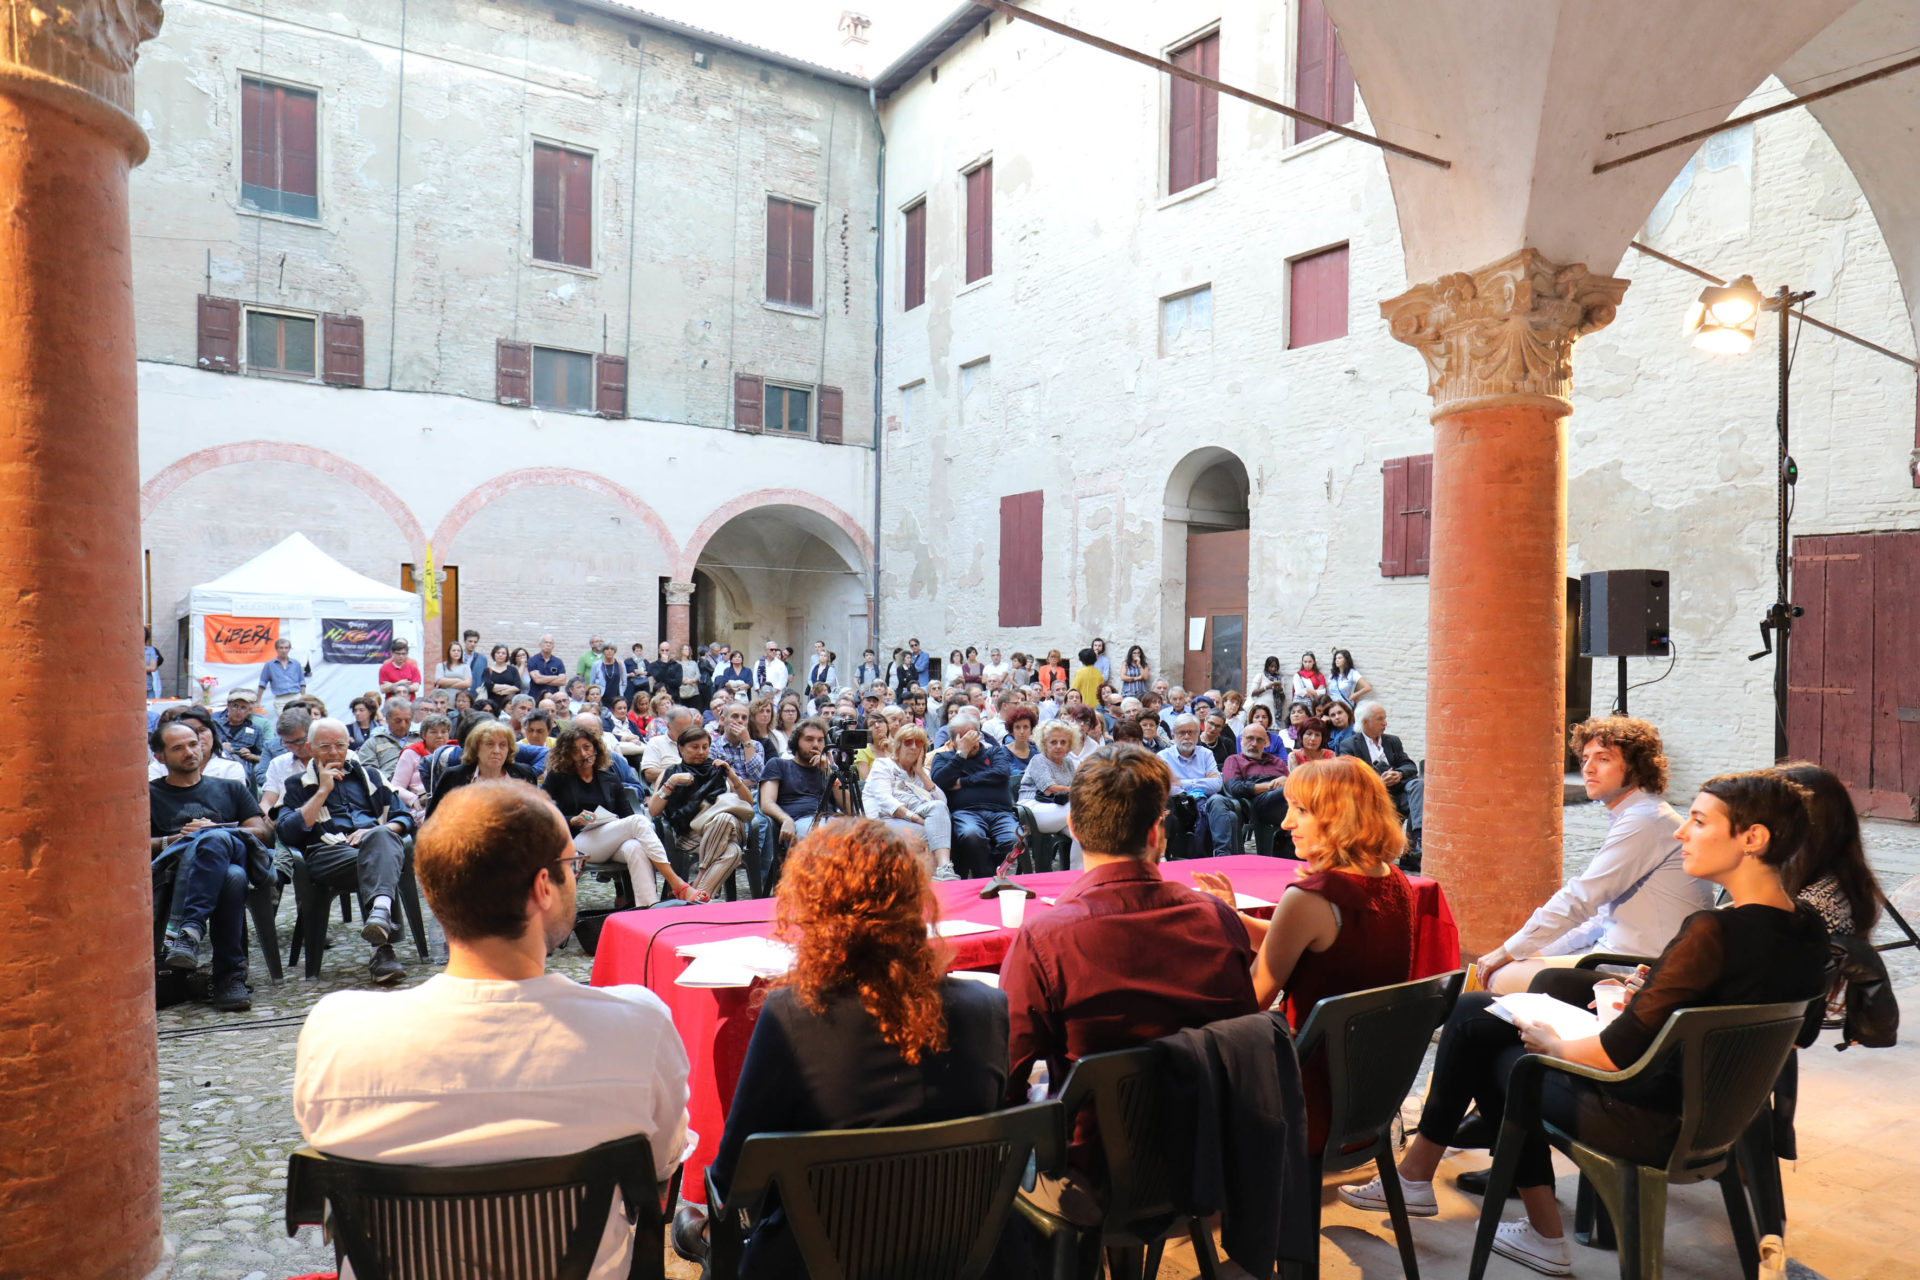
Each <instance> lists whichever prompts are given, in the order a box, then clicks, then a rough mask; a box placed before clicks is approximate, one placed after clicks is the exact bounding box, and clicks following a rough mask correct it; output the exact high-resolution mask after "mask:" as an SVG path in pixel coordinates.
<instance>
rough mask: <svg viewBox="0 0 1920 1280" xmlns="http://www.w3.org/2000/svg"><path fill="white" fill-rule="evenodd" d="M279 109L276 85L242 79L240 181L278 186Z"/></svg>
mask: <svg viewBox="0 0 1920 1280" xmlns="http://www.w3.org/2000/svg"><path fill="white" fill-rule="evenodd" d="M279 151H280V109H279V107H278V105H277V104H276V103H275V102H274V100H273V86H272V85H266V84H261V83H260V82H259V81H258V80H242V81H241V82H240V181H241V183H242V184H243V185H245V186H249V187H263V188H273V187H278V186H279V181H280V175H279V172H278V169H279V166H278V164H277V163H276V157H277V156H278V154H279Z"/></svg>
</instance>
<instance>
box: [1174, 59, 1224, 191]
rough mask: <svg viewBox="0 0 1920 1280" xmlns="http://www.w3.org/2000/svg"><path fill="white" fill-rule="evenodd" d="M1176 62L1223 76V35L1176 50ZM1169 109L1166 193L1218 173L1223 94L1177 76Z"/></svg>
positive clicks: (1189, 69)
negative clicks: (1221, 63) (1221, 59)
mask: <svg viewBox="0 0 1920 1280" xmlns="http://www.w3.org/2000/svg"><path fill="white" fill-rule="evenodd" d="M1172 62H1173V65H1175V66H1176V67H1180V68H1182V69H1184V70H1187V71H1195V72H1198V73H1199V74H1201V75H1203V76H1207V77H1208V78H1210V79H1214V80H1217V79H1219V78H1220V37H1219V36H1218V35H1217V34H1216V35H1211V36H1208V37H1206V38H1205V39H1203V40H1196V41H1194V42H1193V43H1192V44H1190V45H1188V46H1187V47H1186V48H1184V49H1182V50H1180V51H1179V52H1178V53H1175V54H1174V55H1173V58H1172ZM1167 105H1168V111H1167V130H1168V133H1167V194H1168V195H1172V194H1173V193H1174V192H1176V191H1185V190H1186V189H1187V188H1188V187H1192V186H1197V185H1199V184H1200V183H1202V182H1207V181H1210V180H1212V179H1213V177H1214V176H1215V175H1216V173H1217V172H1218V152H1219V138H1220V93H1219V91H1218V90H1215V89H1208V88H1206V87H1204V86H1202V85H1197V84H1194V83H1193V82H1192V81H1191V80H1182V79H1180V78H1179V77H1177V76H1176V77H1174V79H1173V86H1172V96H1171V98H1170V99H1169V101H1168V104H1167Z"/></svg>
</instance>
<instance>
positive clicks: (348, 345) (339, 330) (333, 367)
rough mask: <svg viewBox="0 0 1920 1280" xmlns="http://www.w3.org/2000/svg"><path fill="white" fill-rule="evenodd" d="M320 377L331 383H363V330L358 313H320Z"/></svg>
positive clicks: (344, 384) (364, 341) (364, 350)
mask: <svg viewBox="0 0 1920 1280" xmlns="http://www.w3.org/2000/svg"><path fill="white" fill-rule="evenodd" d="M320 334H321V345H322V350H321V367H320V380H321V381H322V382H325V383H326V384H328V385H329V386H334V387H364V386H365V385H367V381H366V345H367V344H366V331H365V326H364V325H363V324H362V323H361V321H360V317H359V316H337V315H331V314H329V315H324V316H321V317H320Z"/></svg>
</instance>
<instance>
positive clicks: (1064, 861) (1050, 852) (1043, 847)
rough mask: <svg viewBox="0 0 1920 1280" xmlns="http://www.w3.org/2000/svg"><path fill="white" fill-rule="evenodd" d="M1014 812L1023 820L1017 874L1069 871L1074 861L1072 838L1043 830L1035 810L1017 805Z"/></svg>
mask: <svg viewBox="0 0 1920 1280" xmlns="http://www.w3.org/2000/svg"><path fill="white" fill-rule="evenodd" d="M1013 811H1014V813H1015V814H1016V815H1017V816H1018V817H1019V819H1020V843H1021V846H1022V856H1021V862H1020V864H1019V866H1018V867H1017V868H1016V870H1017V871H1018V873H1019V874H1021V875H1029V874H1031V873H1033V872H1035V871H1054V870H1060V871H1065V870H1067V868H1068V865H1069V864H1070V863H1071V862H1072V861H1073V837H1072V836H1071V835H1069V834H1068V833H1066V832H1065V831H1055V832H1051V833H1049V832H1046V831H1042V830H1041V829H1040V824H1039V823H1038V822H1037V821H1035V820H1034V816H1033V810H1031V809H1029V808H1028V807H1027V806H1026V805H1023V804H1016V805H1015V806H1014V807H1013Z"/></svg>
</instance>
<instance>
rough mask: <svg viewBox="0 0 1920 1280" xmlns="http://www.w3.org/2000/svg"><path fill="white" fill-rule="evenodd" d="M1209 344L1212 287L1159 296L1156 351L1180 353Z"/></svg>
mask: <svg viewBox="0 0 1920 1280" xmlns="http://www.w3.org/2000/svg"><path fill="white" fill-rule="evenodd" d="M1212 345H1213V286H1212V285H1202V286H1201V287H1200V288H1198V289H1189V290H1187V292H1185V293H1176V294H1174V295H1173V296H1172V297H1171V298H1162V299H1160V354H1161V355H1163V356H1173V355H1181V354H1184V353H1186V352H1190V351H1204V350H1206V349H1207V348H1208V347H1210V346H1212Z"/></svg>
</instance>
